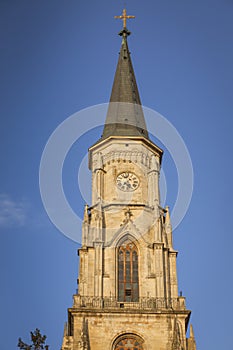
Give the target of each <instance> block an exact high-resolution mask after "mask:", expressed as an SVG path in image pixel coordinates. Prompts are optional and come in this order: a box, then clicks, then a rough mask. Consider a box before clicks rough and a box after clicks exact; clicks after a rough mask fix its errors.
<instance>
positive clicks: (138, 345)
mask: <svg viewBox="0 0 233 350" xmlns="http://www.w3.org/2000/svg"><path fill="white" fill-rule="evenodd" d="M142 343H143V340H142V339H141V338H140V337H138V336H136V335H133V334H128V335H127V334H126V335H124V336H121V337H120V338H119V339H117V341H116V342H115V344H114V346H113V350H131V349H132V350H143V346H142Z"/></svg>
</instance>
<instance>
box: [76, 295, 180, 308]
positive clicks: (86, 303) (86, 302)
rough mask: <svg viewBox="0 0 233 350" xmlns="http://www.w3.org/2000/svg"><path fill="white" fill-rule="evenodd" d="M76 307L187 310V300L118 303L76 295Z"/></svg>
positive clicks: (155, 299)
mask: <svg viewBox="0 0 233 350" xmlns="http://www.w3.org/2000/svg"><path fill="white" fill-rule="evenodd" d="M74 307H77V308H91V309H125V310H131V309H138V310H162V309H174V310H184V309H185V298H184V297H177V298H148V297H142V298H139V300H138V301H137V302H135V301H134V302H126V301H118V300H117V299H116V298H114V297H92V296H81V295H74Z"/></svg>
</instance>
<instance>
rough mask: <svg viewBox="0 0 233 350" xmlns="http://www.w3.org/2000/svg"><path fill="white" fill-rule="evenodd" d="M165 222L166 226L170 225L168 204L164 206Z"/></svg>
mask: <svg viewBox="0 0 233 350" xmlns="http://www.w3.org/2000/svg"><path fill="white" fill-rule="evenodd" d="M165 224H166V226H168V225H171V218H170V211H169V206H166V216H165Z"/></svg>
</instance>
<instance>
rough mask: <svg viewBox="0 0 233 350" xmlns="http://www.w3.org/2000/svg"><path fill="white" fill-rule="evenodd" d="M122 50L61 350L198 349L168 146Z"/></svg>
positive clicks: (96, 152) (94, 157)
mask: <svg viewBox="0 0 233 350" xmlns="http://www.w3.org/2000/svg"><path fill="white" fill-rule="evenodd" d="M127 17H128V16H126V11H125V10H124V12H123V15H122V16H121V18H122V19H123V20H124V26H123V30H122V31H121V32H120V33H119V34H120V35H121V37H122V43H121V49H120V54H119V60H118V65H117V69H116V73H115V79H114V83H113V88H112V94H111V99H110V104H109V108H108V112H107V117H106V123H105V126H104V130H103V135H102V137H101V138H100V140H99V141H98V142H97V143H95V144H94V145H93V146H91V147H90V148H89V168H90V170H91V172H92V203H91V204H90V206H88V205H86V207H85V210H84V219H83V227H82V247H81V248H80V249H79V251H78V253H79V259H80V270H79V278H78V283H79V287H78V292H77V294H75V295H74V302H73V306H72V307H71V308H70V309H68V323H67V325H66V327H65V331H64V337H63V344H62V350H78V349H82V350H84V349H85V350H103V349H105V350H126V349H128V350H196V345H195V339H194V334H193V329H192V326H191V327H190V337H189V338H188V339H187V338H186V332H187V328H188V323H189V318H190V314H191V312H190V311H189V310H187V309H186V306H185V298H184V297H183V296H179V295H178V284H177V272H176V257H177V251H176V250H174V248H173V244H172V227H171V222H170V215H169V208H168V207H166V208H162V207H161V205H160V195H159V174H160V167H161V160H162V155H163V151H162V150H161V149H160V148H159V147H158V146H157V145H155V144H154V143H153V142H152V141H151V140H150V138H149V136H148V132H147V129H146V123H145V119H144V115H143V110H142V107H141V101H140V97H139V92H138V88H137V84H136V79H135V75H134V70H133V66H132V62H131V58H130V52H129V49H128V44H127V37H128V36H129V34H130V32H129V31H128V30H127V28H126V18H127Z"/></svg>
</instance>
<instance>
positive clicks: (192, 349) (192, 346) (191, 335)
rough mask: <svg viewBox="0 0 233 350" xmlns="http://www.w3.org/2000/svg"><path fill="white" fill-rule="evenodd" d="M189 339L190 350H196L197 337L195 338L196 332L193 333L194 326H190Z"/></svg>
mask: <svg viewBox="0 0 233 350" xmlns="http://www.w3.org/2000/svg"><path fill="white" fill-rule="evenodd" d="M189 332H190V333H189V338H188V339H187V343H188V344H187V345H188V347H187V348H188V350H196V349H197V347H196V341H195V337H194V332H193V326H192V324H190V331H189Z"/></svg>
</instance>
